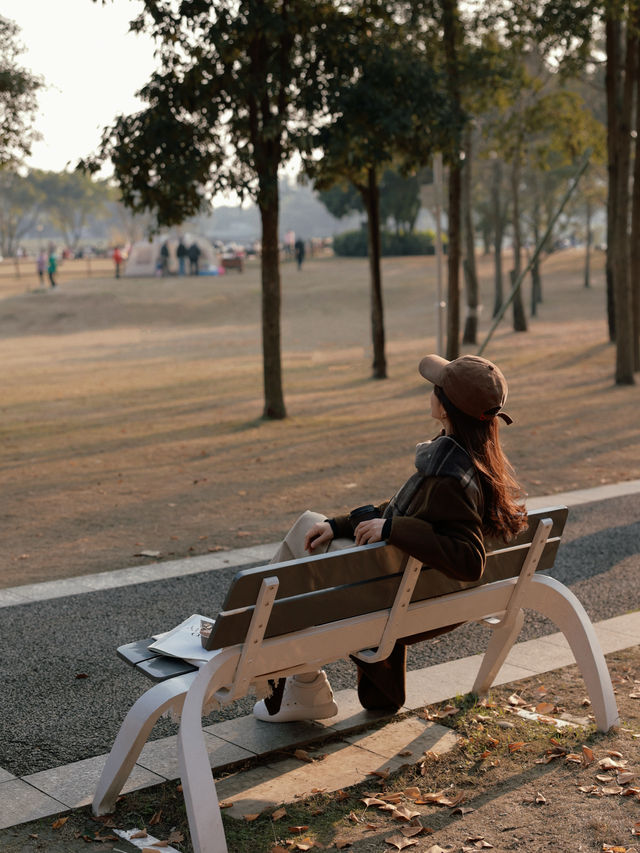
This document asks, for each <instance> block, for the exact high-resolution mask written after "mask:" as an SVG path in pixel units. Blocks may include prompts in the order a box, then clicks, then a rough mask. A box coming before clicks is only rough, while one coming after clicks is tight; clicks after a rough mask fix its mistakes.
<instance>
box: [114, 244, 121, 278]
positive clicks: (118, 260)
mask: <svg viewBox="0 0 640 853" xmlns="http://www.w3.org/2000/svg"><path fill="white" fill-rule="evenodd" d="M123 260H124V258H123V255H122V252H121V251H120V249H119V247H118V246H116V247H115V249H114V250H113V263H114V264H115V267H116V278H120V264H121V263H122V261H123Z"/></svg>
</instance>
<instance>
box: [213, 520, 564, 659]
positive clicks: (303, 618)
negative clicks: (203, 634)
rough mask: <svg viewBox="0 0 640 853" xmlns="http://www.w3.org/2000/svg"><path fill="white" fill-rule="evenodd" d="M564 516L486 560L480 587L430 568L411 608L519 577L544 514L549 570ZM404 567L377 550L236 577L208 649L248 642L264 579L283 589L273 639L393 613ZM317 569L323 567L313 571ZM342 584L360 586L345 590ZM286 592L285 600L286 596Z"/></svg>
mask: <svg viewBox="0 0 640 853" xmlns="http://www.w3.org/2000/svg"><path fill="white" fill-rule="evenodd" d="M567 512H568V511H567V509H566V507H559V508H557V509H556V508H554V509H552V510H548V511H547V512H544V513H541V512H538V513H535V514H534V513H532V514H531V516H530V519H529V527H528V530H527V531H523V532H522V534H520V536H519V537H518V538H517V539H515V540H514V541H513V542H512V543H510V544H509V545H508V546H506V547H504V546H503V547H501V548H499V549H497V550H496V551H495V552H492V553H490V554H489V555H488V557H487V566H486V569H485V572H484V575H483V577H482V578H481V579H480V580H479V581H475V582H465V581H458V580H455V579H454V578H450V577H448V576H447V575H444V574H443V573H442V572H438V571H436V570H433V569H425V570H423V571H422V572H421V574H420V577H419V579H418V582H417V584H416V588H415V591H414V593H413V596H412V598H411V601H412V602H415V601H422V600H423V599H426V598H434V597H436V596H440V595H446V594H448V593H451V592H455V591H457V590H460V589H468V588H470V587H473V586H478V585H480V584H484V583H491V582H492V581H496V580H504V579H505V578H509V577H517V576H518V574H519V573H520V569H521V568H522V564H523V563H524V561H525V559H526V556H527V553H528V548H527V547H519V546H522V545H524V544H525V543H526V542H527V541H529V542H530V541H531V538H532V536H533V531H535V528H536V526H537V523H538V520H539V519H538V516H541V515H542V516H544V517H545V518H551V519H552V521H553V526H552V529H551V534H552V536H553V539H552V540H551V541H549V542H548V543H547V545H546V546H545V549H544V552H543V554H542V557H541V559H540V563H539V565H538V569H539V570H545V569H550V568H551V567H552V566H553V564H554V561H555V557H556V553H557V550H558V546H559V542H560V539H559V537H560V536H561V534H562V530H563V528H564V523H565V521H566V518H567ZM527 536H528V540H527V538H526V537H527ZM401 560H402V552H400V551H398V550H397V549H395V548H393V547H391V546H386V545H384V544H383V543H380V544H379V545H373V546H368V547H365V548H358V549H353V550H352V549H346V550H344V551H335V552H332V553H331V554H325V555H318V556H317V557H310V558H309V559H308V560H306V561H304V562H302V561H300V560H296V561H295V562H292V563H274V564H271V565H269V566H264V567H261V568H259V569H248V570H246V571H244V572H239V573H238V575H236V578H235V579H234V581H232V585H231V589H230V591H229V594H228V595H227V599H226V601H225V605H224V606H223V610H222V611H221V613H220V614H219V615H218V617H217V618H216V624H215V628H214V630H213V631H212V633H211V636H210V638H209V641H208V643H207V648H209V649H216V648H225V647H227V646H231V645H235V644H236V643H242V642H244V639H245V636H246V632H247V629H248V627H249V624H250V622H251V617H252V614H253V603H254V602H255V600H256V595H257V590H258V589H259V583H261V582H262V580H263V579H264V578H265V577H268V576H270V575H276V576H277V577H278V579H279V581H280V584H281V586H280V589H279V590H278V596H277V598H276V602H275V604H274V606H273V610H272V613H271V618H270V620H269V625H268V627H267V631H266V634H265V636H266V637H269V638H270V637H276V636H279V635H280V634H288V633H291V632H292V631H299V630H302V629H304V628H309V627H312V626H313V625H326V624H328V623H329V622H334V621H338V620H340V619H349V618H351V617H354V616H361V615H362V614H363V613H370V612H372V610H383V609H386V608H389V607H391V605H392V604H393V600H394V597H395V594H396V591H397V588H398V584H399V583H400V579H401V576H402V575H401V572H400V571H398V569H399V566H400V563H401ZM318 563H320V566H319V568H316V566H317V564H318ZM294 569H295V572H294ZM307 572H308V574H309V576H307ZM345 577H349V578H350V580H352V581H355V582H352V583H350V584H348V585H345V584H344V583H343V581H344V578H345ZM256 584H258V586H257V587H256ZM236 586H237V587H238V589H236ZM283 586H284V587H285V590H286V593H285V594H283V593H282V587H283ZM298 590H299V592H296V591H298ZM250 593H251V594H250ZM245 595H246V597H245ZM243 602H248V603H247V604H243ZM229 605H231V606H229ZM230 611H232V612H230Z"/></svg>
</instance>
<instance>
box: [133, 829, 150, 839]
mask: <svg viewBox="0 0 640 853" xmlns="http://www.w3.org/2000/svg"><path fill="white" fill-rule="evenodd" d="M146 837H147V830H146V829H139V830H138V831H137V832H132V833H131V835H130V836H129V838H146Z"/></svg>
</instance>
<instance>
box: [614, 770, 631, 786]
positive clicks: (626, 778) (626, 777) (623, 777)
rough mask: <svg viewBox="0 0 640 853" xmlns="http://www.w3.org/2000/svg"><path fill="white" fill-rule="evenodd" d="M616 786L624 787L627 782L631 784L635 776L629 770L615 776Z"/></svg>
mask: <svg viewBox="0 0 640 853" xmlns="http://www.w3.org/2000/svg"><path fill="white" fill-rule="evenodd" d="M616 778H617V781H618V785H626V784H627V783H628V782H633V780H634V779H635V778H636V774H635V773H632V772H631V771H630V770H626V771H625V772H624V773H618V774H617V777H616Z"/></svg>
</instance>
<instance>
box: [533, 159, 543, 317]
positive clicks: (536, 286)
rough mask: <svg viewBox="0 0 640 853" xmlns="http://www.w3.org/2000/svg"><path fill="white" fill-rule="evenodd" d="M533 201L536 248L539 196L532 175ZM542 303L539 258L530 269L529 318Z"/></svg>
mask: <svg viewBox="0 0 640 853" xmlns="http://www.w3.org/2000/svg"><path fill="white" fill-rule="evenodd" d="M533 179H534V182H535V184H534V199H533V245H534V246H537V245H538V243H539V242H540V194H539V190H538V185H537V184H538V182H537V181H536V179H535V174H534V177H533ZM540 302H542V278H541V276H540V259H539V256H538V257H537V258H536V259H535V260H534V262H533V265H532V267H531V316H532V317H535V316H536V315H537V313H538V305H539V303H540Z"/></svg>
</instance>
